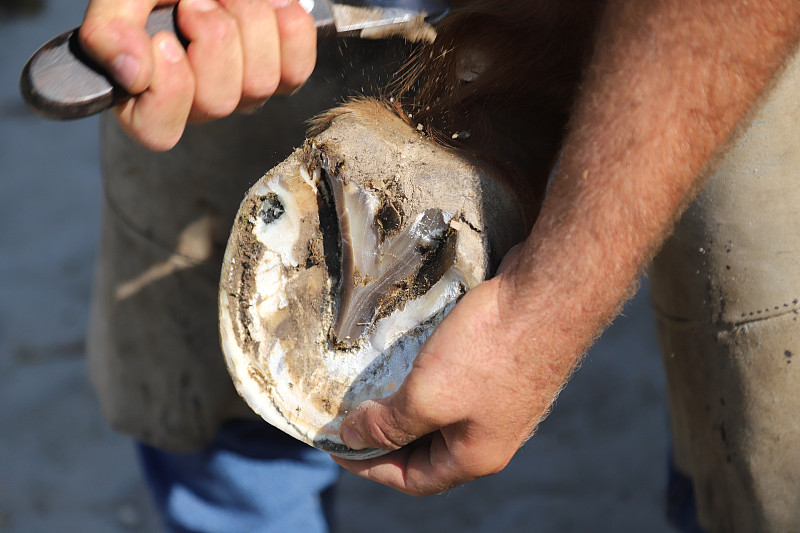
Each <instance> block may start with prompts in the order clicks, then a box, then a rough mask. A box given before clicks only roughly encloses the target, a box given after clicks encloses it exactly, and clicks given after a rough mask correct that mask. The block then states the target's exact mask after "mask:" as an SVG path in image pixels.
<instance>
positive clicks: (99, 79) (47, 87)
mask: <svg viewBox="0 0 800 533" xmlns="http://www.w3.org/2000/svg"><path fill="white" fill-rule="evenodd" d="M175 11H176V6H175V5H172V6H165V7H159V8H156V9H154V10H153V12H152V13H151V14H150V17H149V18H148V19H147V25H146V26H145V29H146V30H147V32H148V33H149V34H150V35H151V36H152V35H155V34H156V33H158V32H159V31H162V30H166V31H171V32H173V33H175V34H176V35H177V36H178V38H179V39H180V40H181V42H183V43H184V45H186V40H185V39H183V38H182V37H181V35H180V32H179V31H178V28H177V26H176V23H175ZM19 83H20V89H21V91H22V96H23V97H24V98H25V101H26V102H27V103H28V105H29V106H30V108H31V109H33V111H34V112H36V113H37V114H39V115H41V116H43V117H45V118H50V119H55V120H66V119H75V118H83V117H88V116H90V115H94V114H95V113H99V112H101V111H104V110H106V109H109V108H110V107H112V106H114V105H116V104H118V103H121V102H124V101H125V100H126V99H128V98H130V94H128V93H127V92H126V91H125V89H123V88H121V87H120V86H118V85H117V84H116V83H115V82H114V81H113V80H112V79H111V78H110V77H109V76H108V75H107V74H106V73H105V72H104V71H103V69H102V68H101V67H100V66H99V65H97V64H96V63H95V62H94V61H92V60H91V59H90V58H89V57H88V56H87V55H86V53H85V52H84V51H83V50H82V49H81V47H80V45H79V44H78V28H75V29H74V30H72V31H68V32H66V33H62V34H61V35H59V36H58V37H55V38H54V39H51V40H50V41H48V42H47V43H46V44H45V45H44V46H42V47H41V48H40V49H39V50H37V51H36V53H35V54H33V56H32V57H31V58H30V59H29V60H28V62H27V63H26V64H25V67H24V68H23V69H22V75H21V76H20V82H19Z"/></svg>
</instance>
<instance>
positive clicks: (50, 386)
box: [0, 0, 671, 533]
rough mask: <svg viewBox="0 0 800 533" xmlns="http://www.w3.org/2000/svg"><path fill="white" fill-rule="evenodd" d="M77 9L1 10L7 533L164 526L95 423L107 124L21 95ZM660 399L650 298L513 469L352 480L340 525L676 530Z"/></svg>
mask: <svg viewBox="0 0 800 533" xmlns="http://www.w3.org/2000/svg"><path fill="white" fill-rule="evenodd" d="M83 7H84V2H83V0H60V1H59V2H55V1H54V0H50V1H49V2H47V3H46V8H45V10H44V11H42V12H40V13H38V14H36V15H25V16H24V17H11V16H9V15H7V14H6V15H4V14H3V13H2V12H1V11H0V532H15V533H16V532H20V533H22V532H25V533H39V532H41V533H45V532H46V533H50V532H54V531H58V532H62V533H72V532H75V533H78V532H80V533H86V532H90V533H91V532H109V533H114V532H129V531H135V532H156V531H160V529H159V525H158V519H157V517H156V516H155V514H154V511H153V508H152V506H151V504H150V502H149V498H148V494H147V492H146V490H145V488H144V486H143V483H142V480H141V477H140V474H139V472H138V470H137V465H136V462H135V457H134V455H133V450H132V447H131V445H130V443H129V441H128V440H127V439H126V438H124V437H122V436H120V435H117V434H115V433H113V432H112V431H111V430H110V429H109V428H108V427H107V426H106V424H105V423H104V421H103V420H102V418H101V416H100V413H99V410H98V406H97V404H96V402H95V399H94V396H93V393H92V391H91V389H90V387H89V385H88V382H87V379H86V375H85V363H84V348H85V346H84V338H83V337H84V330H85V327H86V321H87V310H88V299H89V291H90V286H91V278H92V271H93V263H94V254H95V251H96V242H97V237H98V224H99V211H100V202H101V198H102V190H101V185H100V179H99V170H98V161H97V145H98V135H97V122H96V120H95V119H88V120H83V121H78V122H68V123H57V122H48V121H44V120H41V119H38V118H36V117H35V116H34V115H32V114H31V113H30V112H29V111H27V110H26V108H25V106H24V104H23V103H22V102H21V100H20V98H19V96H18V89H17V80H18V75H19V71H20V69H21V68H22V65H23V63H24V61H25V60H26V59H27V57H28V56H29V55H30V53H32V52H33V51H34V50H35V48H36V47H37V46H38V45H39V44H40V43H42V42H44V41H45V40H47V39H48V38H50V37H51V36H53V35H55V34H57V33H60V32H61V31H63V30H65V29H68V28H70V27H73V26H76V25H77V24H78V23H79V21H80V18H81V15H82V10H83ZM645 284H646V281H645ZM664 394H665V393H664V383H663V375H662V370H661V364H660V361H659V356H658V352H657V345H656V340H655V337H654V327H653V321H652V317H651V313H650V308H649V300H648V297H647V295H646V291H640V293H639V295H637V297H636V298H635V299H634V300H633V301H632V302H631V303H630V304H629V305H628V307H627V308H626V310H625V312H624V314H623V316H621V317H620V318H619V319H618V320H617V321H616V322H615V323H614V325H613V326H612V328H611V329H610V330H609V331H607V332H606V334H605V335H604V336H603V337H602V339H601V340H600V342H599V343H598V344H597V346H596V347H595V348H594V349H593V350H592V351H591V352H590V354H589V355H588V357H587V359H586V361H585V363H584V365H583V366H582V368H581V369H580V371H579V372H578V373H577V375H576V376H575V378H574V379H573V381H572V383H571V384H570V385H569V387H568V388H567V389H566V391H565V392H564V393H563V394H562V396H561V397H560V399H559V401H558V403H557V405H556V408H555V410H554V411H553V414H552V415H551V416H550V418H549V419H548V420H547V421H546V422H545V423H544V424H543V425H542V427H541V429H540V431H539V433H538V434H537V435H536V436H535V437H534V438H533V439H532V440H531V441H530V442H528V444H526V445H525V446H524V447H523V449H522V450H521V451H520V452H519V453H518V454H517V456H516V458H515V459H514V460H513V461H512V463H511V464H510V465H509V466H508V468H507V469H506V470H505V471H504V472H502V473H500V474H498V475H496V476H492V477H490V478H486V479H482V480H479V481H476V482H473V483H470V484H468V485H467V486H464V487H461V488H458V489H456V490H453V491H452V492H450V493H448V494H446V495H443V496H437V497H431V498H424V499H415V498H411V497H406V496H403V495H401V494H398V493H395V492H394V491H392V490H390V489H386V488H384V487H379V486H376V485H374V484H371V483H369V482H365V481H363V480H359V479H357V478H355V477H354V476H352V475H349V474H344V475H343V476H342V480H341V483H340V490H339V496H340V497H339V501H338V515H339V530H340V531H342V532H360V531H365V532H366V531H375V530H378V529H379V530H381V531H384V532H387V533H391V532H407V531H418V532H449V531H476V532H483V531H486V532H489V531H505V532H523V531H524V532H570V531H576V532H595V531H596V532H605V531H648V532H654V533H657V532H661V531H664V532H666V531H671V529H669V527H668V526H667V524H666V521H665V519H664V503H663V499H664V492H665V478H666V456H667V443H668V435H667V410H666V402H665V397H664Z"/></svg>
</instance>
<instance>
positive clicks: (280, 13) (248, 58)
mask: <svg viewBox="0 0 800 533" xmlns="http://www.w3.org/2000/svg"><path fill="white" fill-rule="evenodd" d="M174 3H175V0H172V1H169V0H90V2H89V6H88V8H87V11H86V17H85V19H84V21H83V24H82V25H81V29H80V33H79V38H80V43H81V46H82V47H83V48H84V50H86V51H87V53H88V54H89V55H90V56H91V57H93V58H94V59H95V60H96V61H98V62H99V63H100V64H101V65H103V66H104V67H105V68H107V69H108V71H109V72H110V73H112V75H113V77H114V78H115V79H116V81H117V82H118V83H119V84H120V85H121V86H122V87H124V88H125V89H127V90H128V92H130V93H131V94H134V95H137V96H136V97H135V98H132V99H130V100H128V101H127V102H125V103H124V104H122V105H120V106H118V108H117V109H116V112H117V115H118V118H119V121H120V123H121V124H122V126H123V127H124V128H125V129H126V131H127V132H128V133H129V134H130V135H131V136H132V137H133V138H134V139H136V140H138V141H139V142H141V143H142V144H143V145H145V146H147V147H148V148H151V149H154V150H168V149H169V148H171V147H172V146H174V145H175V144H176V143H177V142H178V140H179V139H180V137H181V135H182V133H183V130H184V127H185V125H186V123H187V121H191V122H204V121H208V120H212V119H215V118H221V117H224V116H227V115H229V114H231V113H233V112H234V111H236V110H247V109H249V108H252V107H255V106H257V105H258V104H260V103H262V102H263V101H264V100H266V99H267V98H269V97H270V96H271V95H273V94H275V93H284V92H290V91H292V90H294V89H296V88H297V87H299V86H300V85H302V84H303V83H304V82H305V80H306V78H308V76H309V75H310V74H311V71H312V70H313V68H314V62H315V59H316V30H315V28H314V22H313V19H312V18H311V16H310V15H308V14H307V13H306V12H305V11H304V10H303V8H302V7H300V5H299V4H298V2H297V0H180V2H179V5H178V26H179V28H180V31H181V32H182V33H183V35H184V36H185V37H186V38H187V39H188V40H189V41H190V42H189V46H188V48H187V49H186V50H184V49H183V47H182V46H181V45H180V43H179V42H178V40H177V39H176V37H175V36H174V35H172V34H170V33H169V32H160V33H158V34H156V35H155V36H154V37H153V38H152V39H150V37H149V36H148V34H147V33H146V32H145V30H144V25H145V21H146V20H147V17H148V15H149V14H150V11H151V10H152V9H153V8H154V7H155V6H157V5H165V4H174Z"/></svg>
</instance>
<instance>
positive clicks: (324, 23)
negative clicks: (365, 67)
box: [20, 0, 447, 120]
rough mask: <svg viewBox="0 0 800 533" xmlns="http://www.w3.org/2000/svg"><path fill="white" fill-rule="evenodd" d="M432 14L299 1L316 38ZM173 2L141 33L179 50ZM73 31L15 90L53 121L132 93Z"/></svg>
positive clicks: (48, 49)
mask: <svg viewBox="0 0 800 533" xmlns="http://www.w3.org/2000/svg"><path fill="white" fill-rule="evenodd" d="M429 4H430V6H433V9H431V12H429V13H425V12H424V11H419V10H415V9H414V8H413V7H383V5H380V6H370V5H366V4H364V3H360V4H334V3H333V2H331V1H330V0H300V5H301V6H303V8H304V9H305V10H306V11H307V12H308V13H310V14H311V15H312V16H313V17H314V21H315V24H316V27H317V32H318V35H319V36H320V37H330V36H334V35H335V36H342V37H350V36H358V35H360V34H361V32H363V31H369V30H373V29H376V28H381V27H391V26H398V25H402V24H408V23H410V22H411V21H413V20H415V19H416V18H419V17H420V16H423V17H424V18H425V21H427V22H429V23H433V22H435V21H438V20H439V19H441V18H442V17H443V16H444V15H445V14H446V12H447V3H446V2H443V1H442V0H436V1H434V2H430V1H429ZM176 12H177V4H176V5H171V6H164V7H158V8H156V9H154V10H153V11H152V13H151V14H150V17H149V18H148V19H147V24H146V26H145V29H146V30H147V32H148V33H149V34H150V35H151V36H152V35H155V34H156V33H158V32H159V31H170V32H172V33H175V34H176V35H177V36H178V38H179V40H180V41H181V43H183V45H184V46H188V41H187V40H186V39H185V38H183V36H182V35H181V33H180V31H179V29H178V27H177V20H176ZM78 29H79V28H75V29H73V30H70V31H67V32H64V33H62V34H61V35H58V36H57V37H54V38H53V39H51V40H50V41H48V42H47V43H45V44H44V45H43V46H42V47H40V48H39V49H38V50H37V51H36V52H35V53H34V54H33V55H32V56H31V58H30V59H29V60H28V61H27V63H26V64H25V66H24V68H23V69H22V74H21V75H20V91H21V92H22V96H23V98H24V99H25V102H26V103H27V104H28V106H29V107H30V108H31V109H32V110H33V111H34V112H35V113H36V114H38V115H40V116H42V117H44V118H48V119H52V120H70V119H78V118H84V117H88V116H91V115H94V114H96V113H100V112H101V111H105V110H106V109H109V108H111V107H113V106H115V105H117V104H119V103H122V102H124V101H125V100H127V99H129V98H131V95H130V94H128V93H127V91H125V89H123V88H122V87H120V86H119V85H117V84H116V82H114V80H113V79H112V78H111V77H110V76H109V75H108V74H107V73H106V72H105V71H104V70H103V68H102V67H101V66H100V65H98V64H97V63H96V62H95V61H93V60H92V59H91V58H89V56H88V55H86V53H85V52H84V51H83V49H81V47H80V45H79V43H78Z"/></svg>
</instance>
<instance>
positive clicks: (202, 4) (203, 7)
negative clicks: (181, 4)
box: [189, 0, 219, 12]
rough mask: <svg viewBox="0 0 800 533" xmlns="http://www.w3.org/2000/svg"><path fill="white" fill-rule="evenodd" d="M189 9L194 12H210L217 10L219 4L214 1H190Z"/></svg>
mask: <svg viewBox="0 0 800 533" xmlns="http://www.w3.org/2000/svg"><path fill="white" fill-rule="evenodd" d="M189 7H191V8H192V9H194V10H196V11H203V12H206V11H211V10H213V9H217V7H219V4H217V2H216V1H215V0H191V1H190V2H189Z"/></svg>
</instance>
